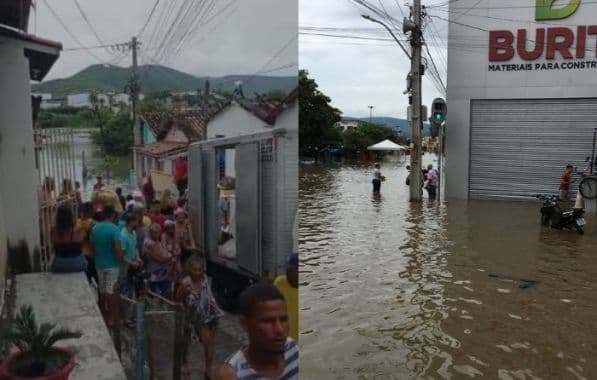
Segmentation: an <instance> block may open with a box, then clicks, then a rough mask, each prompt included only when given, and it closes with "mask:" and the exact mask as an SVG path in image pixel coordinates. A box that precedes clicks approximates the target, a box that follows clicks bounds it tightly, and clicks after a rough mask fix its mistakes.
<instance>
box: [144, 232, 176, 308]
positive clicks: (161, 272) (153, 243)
mask: <svg viewBox="0 0 597 380" xmlns="http://www.w3.org/2000/svg"><path fill="white" fill-rule="evenodd" d="M161 235H162V228H161V227H160V226H159V225H158V224H152V225H151V226H150V227H149V236H148V237H146V238H145V241H144V242H143V253H142V255H143V258H144V260H145V262H146V263H147V271H148V272H149V275H150V277H149V289H150V290H151V291H152V292H154V293H157V294H159V295H160V296H162V297H164V298H170V297H171V295H172V281H171V279H170V268H171V266H172V262H173V260H174V256H172V255H171V254H170V252H168V251H167V250H166V248H165V247H164V246H163V245H162V241H161Z"/></svg>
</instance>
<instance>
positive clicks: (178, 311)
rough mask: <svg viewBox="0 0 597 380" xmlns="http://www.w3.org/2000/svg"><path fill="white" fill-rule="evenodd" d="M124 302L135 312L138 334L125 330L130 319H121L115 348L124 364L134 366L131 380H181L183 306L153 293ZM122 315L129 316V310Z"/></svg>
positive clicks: (125, 306) (115, 336)
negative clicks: (127, 314)
mask: <svg viewBox="0 0 597 380" xmlns="http://www.w3.org/2000/svg"><path fill="white" fill-rule="evenodd" d="M120 298H121V300H122V301H123V306H124V309H128V311H129V312H130V311H131V308H132V309H134V315H135V324H134V333H132V334H131V333H130V330H125V329H124V328H123V327H124V322H125V321H126V318H120V320H119V322H118V323H117V324H116V327H115V329H114V346H115V347H116V351H117V352H118V355H119V357H120V358H121V361H123V363H124V362H128V363H130V365H129V368H130V369H131V370H130V372H131V375H130V378H131V379H133V380H145V379H151V380H154V379H160V380H162V379H172V380H180V379H181V367H182V362H183V355H184V352H183V347H184V339H185V337H184V323H185V312H184V308H183V306H182V305H181V304H179V303H176V302H173V301H171V300H169V299H166V298H164V297H162V296H160V295H159V294H156V293H153V292H151V291H149V290H147V291H146V292H144V295H142V296H140V297H137V299H133V298H129V297H127V296H124V295H121V296H120ZM120 314H121V316H122V315H123V314H124V315H126V310H125V312H124V313H120ZM125 367H126V365H125ZM146 370H147V372H148V373H146Z"/></svg>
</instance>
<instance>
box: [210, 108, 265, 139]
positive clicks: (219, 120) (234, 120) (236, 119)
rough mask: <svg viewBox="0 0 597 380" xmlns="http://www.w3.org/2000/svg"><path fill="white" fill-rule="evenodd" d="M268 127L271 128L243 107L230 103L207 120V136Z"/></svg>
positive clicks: (255, 130) (233, 133) (237, 134)
mask: <svg viewBox="0 0 597 380" xmlns="http://www.w3.org/2000/svg"><path fill="white" fill-rule="evenodd" d="M268 129H271V126H268V124H267V123H266V122H265V121H263V120H261V119H259V118H258V117H256V116H255V115H253V114H252V113H250V112H247V111H246V110H245V109H244V108H242V107H240V106H238V105H236V104H232V105H230V106H229V107H228V108H226V109H225V110H223V111H222V112H220V113H219V114H218V115H216V116H215V117H214V118H213V119H211V120H210V121H209V123H208V125H207V138H208V139H211V138H214V137H216V136H225V137H231V136H240V135H245V134H250V133H254V132H262V131H265V130H268Z"/></svg>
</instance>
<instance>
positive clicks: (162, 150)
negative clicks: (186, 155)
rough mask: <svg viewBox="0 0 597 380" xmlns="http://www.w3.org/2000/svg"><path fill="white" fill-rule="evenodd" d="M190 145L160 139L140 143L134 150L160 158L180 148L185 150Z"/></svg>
mask: <svg viewBox="0 0 597 380" xmlns="http://www.w3.org/2000/svg"><path fill="white" fill-rule="evenodd" d="M188 145H189V144H188V143H184V142H171V141H158V142H154V143H153V144H146V145H138V146H136V147H134V148H133V150H135V151H136V152H137V153H141V154H143V155H145V156H150V157H156V158H159V157H163V156H167V155H168V154H170V153H174V152H176V151H178V150H184V149H185V148H186V147H187V146H188Z"/></svg>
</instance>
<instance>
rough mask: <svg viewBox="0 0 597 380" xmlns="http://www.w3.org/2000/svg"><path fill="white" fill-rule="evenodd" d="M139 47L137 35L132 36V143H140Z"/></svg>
mask: <svg viewBox="0 0 597 380" xmlns="http://www.w3.org/2000/svg"><path fill="white" fill-rule="evenodd" d="M138 47H139V42H138V41H137V37H133V40H132V41H131V50H132V51H133V67H132V69H131V83H130V92H131V102H132V105H133V141H134V145H135V146H136V145H139V144H141V129H140V128H139V90H140V86H139V77H138V72H137V70H138V67H137V48H138Z"/></svg>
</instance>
